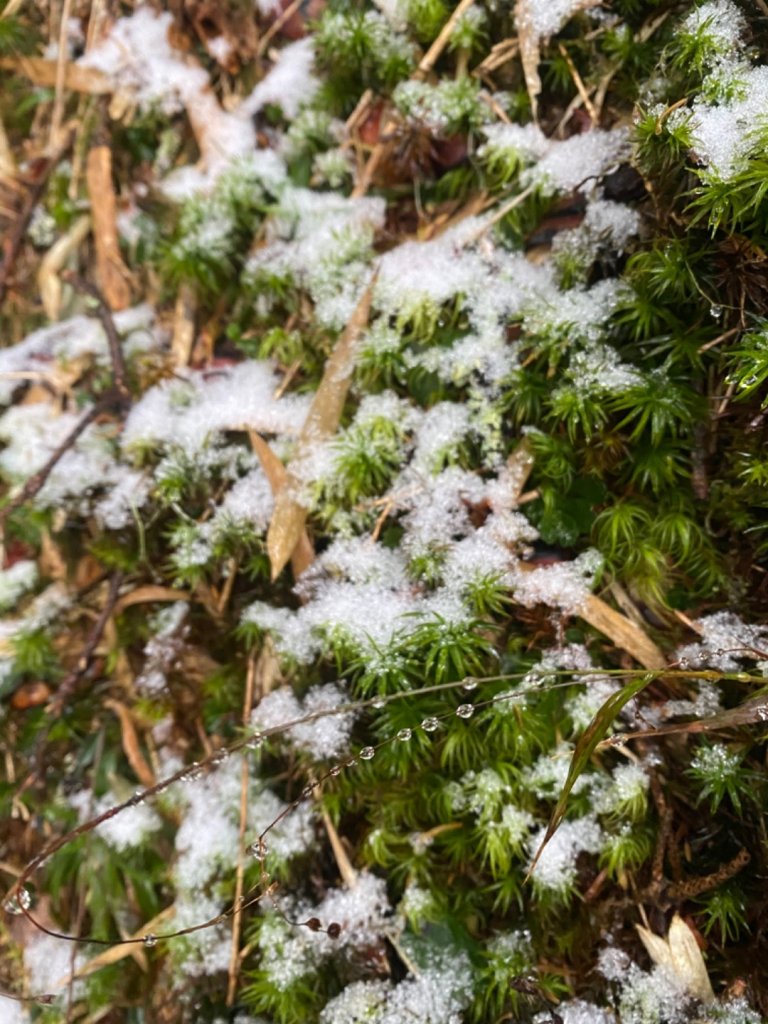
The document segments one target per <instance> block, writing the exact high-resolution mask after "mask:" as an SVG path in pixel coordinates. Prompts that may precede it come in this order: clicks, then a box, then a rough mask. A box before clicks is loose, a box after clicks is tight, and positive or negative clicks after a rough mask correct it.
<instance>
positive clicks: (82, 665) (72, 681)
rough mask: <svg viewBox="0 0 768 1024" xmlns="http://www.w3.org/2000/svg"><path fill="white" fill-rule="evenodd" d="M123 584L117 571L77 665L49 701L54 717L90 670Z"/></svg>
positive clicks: (120, 573)
mask: <svg viewBox="0 0 768 1024" xmlns="http://www.w3.org/2000/svg"><path fill="white" fill-rule="evenodd" d="M122 582H123V574H122V572H120V571H119V570H118V571H117V572H116V573H114V575H113V576H112V577H111V579H110V581H109V589H108V591H107V599H106V601H105V602H104V607H103V608H102V609H101V612H100V613H99V617H98V619H96V621H95V622H94V624H93V626H92V627H91V631H90V633H89V634H88V638H87V640H86V641H85V647H84V648H83V652H82V654H81V655H80V657H79V658H78V659H77V664H76V665H75V667H74V668H73V669H72V671H71V672H70V673H69V674H68V675H67V676H66V677H65V678H64V680H63V681H62V682H61V683H60V684H59V688H58V690H57V691H56V694H55V696H54V698H53V700H52V701H51V713H52V714H54V715H60V714H61V713H62V711H63V710H64V706H65V704H66V702H67V700H68V699H69V698H70V697H71V696H72V694H73V693H74V692H75V688H76V687H77V684H78V683H79V682H80V680H81V679H82V678H83V677H84V676H85V675H86V674H87V673H88V670H89V669H90V668H91V663H92V661H93V656H94V654H95V653H96V648H97V647H98V645H99V643H100V641H101V638H102V636H103V635H104V630H105V628H106V625H107V623H108V622H109V618H110V616H111V615H112V613H113V612H114V610H115V604H116V603H117V598H118V596H119V594H120V586H121V584H122Z"/></svg>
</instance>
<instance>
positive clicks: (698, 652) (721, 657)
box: [675, 611, 768, 672]
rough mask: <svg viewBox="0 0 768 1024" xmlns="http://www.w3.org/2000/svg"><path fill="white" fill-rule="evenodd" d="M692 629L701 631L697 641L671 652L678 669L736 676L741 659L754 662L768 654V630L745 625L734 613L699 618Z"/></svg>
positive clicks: (719, 613)
mask: <svg viewBox="0 0 768 1024" xmlns="http://www.w3.org/2000/svg"><path fill="white" fill-rule="evenodd" d="M695 626H696V627H697V629H699V630H700V631H701V639H700V640H699V641H698V642H696V643H692V644H684V645H683V646H682V647H678V649H677V651H676V652H675V657H676V658H677V661H678V663H679V664H680V667H681V668H714V669H719V670H720V671H721V672H737V671H738V670H739V669H740V668H741V665H740V662H741V661H743V660H744V659H745V658H749V659H754V658H757V657H758V656H759V655H760V653H761V652H765V651H766V650H768V627H766V626H763V625H750V624H748V623H745V622H743V621H742V619H741V618H740V617H739V616H738V615H737V614H736V613H735V612H729V611H722V612H714V613H713V614H712V615H705V616H702V618H700V619H697V620H696V621H695Z"/></svg>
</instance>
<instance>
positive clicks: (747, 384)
mask: <svg viewBox="0 0 768 1024" xmlns="http://www.w3.org/2000/svg"><path fill="white" fill-rule="evenodd" d="M759 379H760V378H759V377H758V376H757V374H754V373H753V374H752V375H751V376H750V377H745V378H744V380H743V381H742V382H741V386H742V387H743V388H751V387H752V385H753V384H757V382H758V380H759Z"/></svg>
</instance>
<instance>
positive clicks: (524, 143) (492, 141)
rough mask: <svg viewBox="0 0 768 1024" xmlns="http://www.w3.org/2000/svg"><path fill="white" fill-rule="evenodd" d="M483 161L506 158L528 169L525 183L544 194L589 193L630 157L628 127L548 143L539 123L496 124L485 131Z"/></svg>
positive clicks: (521, 179)
mask: <svg viewBox="0 0 768 1024" xmlns="http://www.w3.org/2000/svg"><path fill="white" fill-rule="evenodd" d="M484 133H485V137H486V142H485V144H484V145H483V146H481V147H480V150H479V152H478V155H479V156H480V157H481V158H483V157H484V158H486V159H492V158H495V157H496V158H498V157H500V158H502V159H503V160H505V161H506V162H507V163H508V164H509V166H510V167H515V166H516V165H518V164H519V165H526V164H528V165H529V166H528V168H527V169H526V170H524V171H523V172H522V173H521V176H520V183H521V185H523V186H524V187H525V186H527V185H532V186H534V187H536V188H539V189H541V190H542V191H543V192H544V193H545V194H552V193H565V194H567V193H569V192H573V191H575V190H578V191H587V192H588V191H590V190H592V189H593V188H594V186H595V184H596V183H597V180H598V179H599V178H600V177H601V176H602V175H603V174H606V173H607V172H608V171H610V170H611V169H612V168H613V167H614V166H615V165H617V164H618V163H620V162H621V161H622V160H626V159H628V158H629V156H630V154H631V141H630V136H629V132H628V131H627V129H626V128H622V127H619V128H611V129H608V130H603V129H599V128H593V129H592V130H591V131H589V132H584V133H583V134H581V135H572V136H571V137H570V138H568V139H564V140H558V139H548V138H547V137H546V136H545V135H544V133H543V132H542V131H541V129H540V128H538V127H537V126H536V125H532V124H528V125H517V124H497V125H489V126H487V127H486V128H485V129H484Z"/></svg>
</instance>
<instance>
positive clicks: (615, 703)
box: [527, 673, 656, 878]
mask: <svg viewBox="0 0 768 1024" xmlns="http://www.w3.org/2000/svg"><path fill="white" fill-rule="evenodd" d="M655 678H656V675H655V673H651V674H648V675H643V676H641V677H640V678H639V679H635V680H633V681H632V682H631V683H628V684H627V685H626V686H623V687H622V688H621V689H620V690H618V691H617V692H616V693H612V694H611V696H610V697H609V698H608V700H606V701H605V703H604V704H603V705H602V707H601V708H600V710H599V711H598V712H597V714H596V715H595V717H594V718H593V719H592V721H591V722H590V723H589V725H588V726H587V728H586V729H585V730H584V732H583V733H582V735H581V737H580V738H579V741H578V743H577V744H576V746H575V748H574V751H573V757H572V758H571V764H570V767H569V769H568V775H567V777H566V780H565V783H564V785H563V788H562V791H561V793H560V796H559V798H558V801H557V804H556V805H555V809H554V811H553V812H552V817H551V818H550V819H549V824H548V825H547V831H546V832H545V833H544V838H543V840H542V842H541V845H540V846H539V848H538V850H537V851H536V854H535V856H534V858H533V860H532V862H531V866H530V868H529V869H528V875H527V877H528V878H530V877H531V875H532V874H533V870H534V868H535V867H536V865H537V863H538V862H539V858H540V857H541V855H542V853H543V852H544V849H545V847H546V845H547V843H548V842H549V841H550V839H551V838H552V836H553V835H554V834H555V832H557V829H558V827H559V826H560V822H561V821H562V820H563V818H564V817H565V812H566V810H567V809H568V798H569V797H570V795H571V790H572V789H573V787H574V785H575V784H576V780H577V779H578V778H579V776H580V775H581V774H582V772H583V771H584V770H585V768H586V767H587V765H588V763H589V759H590V758H591V757H592V755H593V754H594V752H595V750H596V749H597V747H598V746H599V744H600V742H601V740H602V739H603V738H604V737H605V735H606V733H607V732H608V730H609V728H610V727H611V725H612V724H613V722H614V721H615V719H616V716H617V715H618V714H619V712H620V711H621V709H622V708H623V707H624V705H625V704H627V703H628V702H629V701H630V700H632V698H633V697H635V696H636V695H637V694H638V693H640V691H641V690H644V689H645V687H646V686H648V684H649V683H651V682H652V681H653V680H654V679H655Z"/></svg>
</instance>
